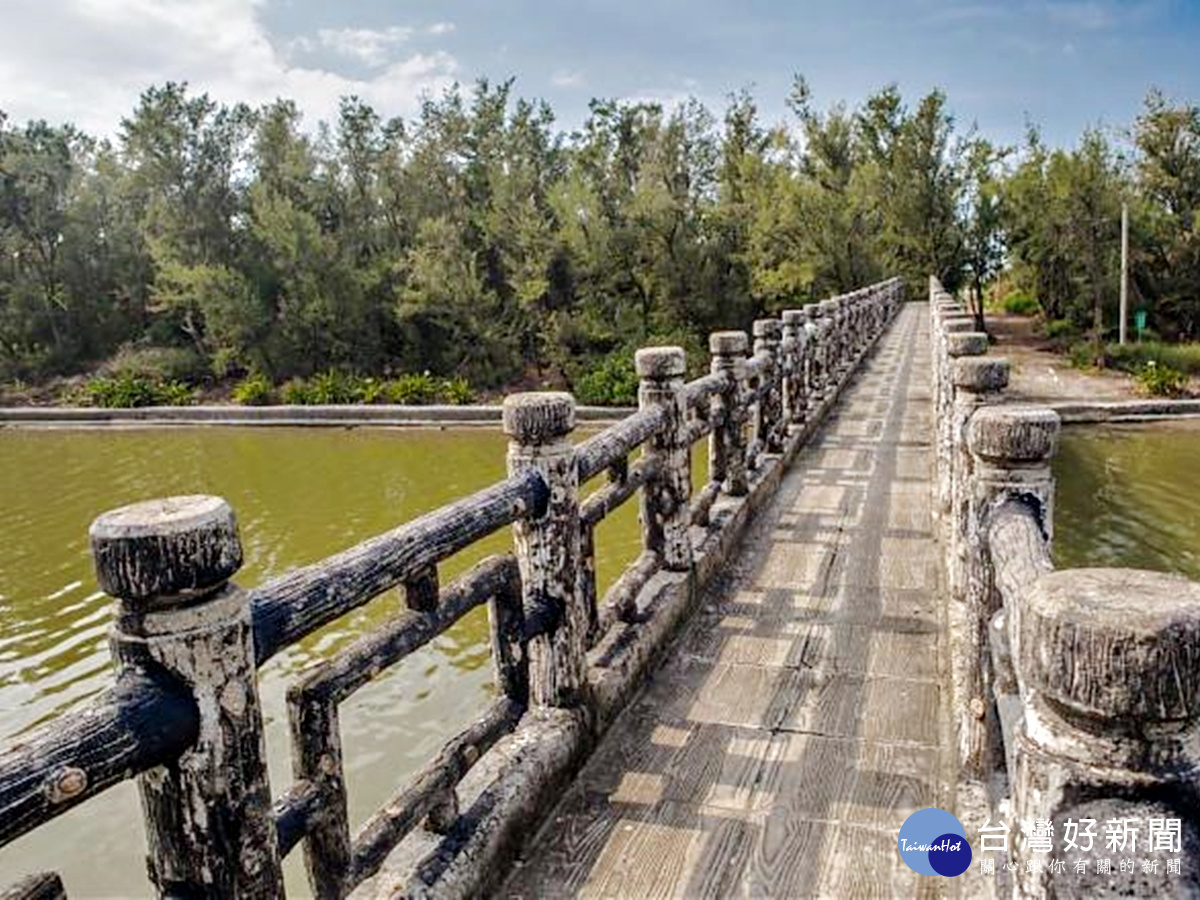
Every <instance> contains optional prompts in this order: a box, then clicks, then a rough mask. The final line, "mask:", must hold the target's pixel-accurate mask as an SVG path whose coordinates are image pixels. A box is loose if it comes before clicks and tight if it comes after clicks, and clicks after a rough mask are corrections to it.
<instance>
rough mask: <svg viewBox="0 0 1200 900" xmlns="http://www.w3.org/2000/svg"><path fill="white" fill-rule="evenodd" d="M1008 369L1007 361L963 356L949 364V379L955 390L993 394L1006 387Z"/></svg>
mask: <svg viewBox="0 0 1200 900" xmlns="http://www.w3.org/2000/svg"><path fill="white" fill-rule="evenodd" d="M1010 368H1011V366H1010V364H1009V362H1008V360H1007V359H1001V358H996V357H988V356H964V357H960V358H959V359H956V360H954V361H953V363H952V364H951V370H950V378H951V382H952V383H953V384H954V386H955V387H956V388H960V389H962V390H964V391H969V392H970V393H972V394H994V393H996V392H997V391H1002V390H1004V388H1006V387H1007V386H1008V374H1009V370H1010Z"/></svg>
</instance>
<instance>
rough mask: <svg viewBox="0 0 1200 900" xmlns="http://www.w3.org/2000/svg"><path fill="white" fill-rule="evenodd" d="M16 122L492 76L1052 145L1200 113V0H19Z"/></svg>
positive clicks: (424, 86)
mask: <svg viewBox="0 0 1200 900" xmlns="http://www.w3.org/2000/svg"><path fill="white" fill-rule="evenodd" d="M2 5H3V8H4V17H3V18H4V27H3V28H0V109H2V110H5V111H6V112H8V113H9V115H10V116H11V117H13V118H15V119H17V120H18V121H21V120H24V119H27V118H31V117H44V118H47V119H50V120H51V121H63V120H71V121H74V122H76V123H78V124H81V125H83V126H84V127H85V128H87V129H88V130H90V131H92V132H96V133H112V132H114V131H115V130H116V128H117V126H118V123H119V121H120V118H121V116H123V115H126V114H128V112H129V111H130V110H131V109H132V107H133V105H134V103H135V101H136V99H137V96H138V94H139V92H140V91H141V90H142V89H144V88H145V87H146V86H148V85H150V84H153V83H161V82H163V81H166V80H168V79H172V80H185V81H188V82H189V83H190V84H191V85H192V86H193V87H194V88H196V89H197V90H204V91H208V92H209V93H211V94H212V95H213V96H214V97H217V98H218V99H221V100H224V101H235V100H247V101H250V102H252V103H261V102H266V101H268V100H270V99H273V98H274V97H276V96H287V97H292V98H294V99H295V100H297V101H298V102H299V104H300V106H301V108H302V109H303V110H304V111H305V113H306V115H307V117H308V120H309V121H310V122H315V121H316V120H317V119H318V118H329V117H330V116H332V114H333V113H334V111H335V110H336V105H337V98H338V97H339V96H340V95H343V94H349V93H354V94H358V95H360V96H362V97H364V98H366V99H367V100H368V101H370V102H371V103H373V104H374V105H375V106H376V107H377V108H378V109H379V110H380V111H381V112H382V113H384V114H385V115H397V114H400V115H404V114H410V113H411V112H412V111H413V110H414V109H415V108H416V105H417V104H418V102H419V99H420V96H421V95H422V93H423V92H434V93H437V92H439V91H441V90H443V89H444V88H445V87H446V86H447V85H448V84H450V83H452V82H453V81H456V80H457V81H461V82H470V81H472V80H473V79H474V78H476V77H477V76H480V75H486V76H488V77H491V78H493V79H502V78H505V77H508V76H515V77H516V78H517V90H518V91H519V92H520V93H522V94H524V95H526V96H538V97H544V98H546V99H547V100H549V101H550V102H551V104H552V105H553V107H554V109H555V111H556V112H557V113H558V116H559V120H560V123H561V124H562V125H563V126H564V127H566V128H571V127H574V126H576V125H578V124H579V123H580V122H581V121H582V119H583V117H584V116H585V115H586V111H587V102H588V100H589V99H590V98H592V97H617V98H628V99H634V98H637V99H651V100H658V101H661V102H663V103H667V104H670V103H673V102H676V101H678V100H680V99H682V98H685V97H687V96H689V95H694V96H696V97H698V98H700V99H701V100H703V101H704V102H706V103H707V104H709V106H710V107H712V108H713V109H714V111H719V109H720V107H721V106H722V105H723V104H724V102H725V97H726V95H727V94H728V93H729V92H730V91H734V90H737V89H739V88H742V87H749V88H751V89H752V90H753V92H754V94H755V96H756V97H757V99H758V101H759V106H760V109H762V111H763V113H764V116H765V117H766V118H767V119H768V120H769V121H772V122H774V121H779V120H782V119H783V118H784V117H785V115H786V111H785V107H784V105H783V98H784V97H785V95H786V93H787V90H788V86H789V84H790V82H791V78H792V74H793V73H795V72H801V73H803V74H804V75H805V76H806V77H807V78H808V80H809V83H810V84H811V86H812V88H813V91H814V94H815V99H816V101H817V103H818V105H819V106H822V107H824V106H827V105H829V104H831V103H833V102H836V101H838V100H846V101H847V102H849V103H851V104H857V103H859V102H861V100H862V99H863V98H864V97H865V96H866V95H867V94H868V93H869V92H871V91H873V90H876V89H878V88H879V87H881V86H883V85H885V84H887V83H889V82H893V81H894V82H897V83H898V84H899V85H900V87H901V89H902V91H903V93H904V95H905V97H906V99H908V100H909V102H910V103H913V102H915V101H916V99H917V98H918V97H919V96H921V95H922V94H924V93H925V92H927V91H929V90H930V89H932V88H934V87H940V88H942V89H943V90H945V92H946V93H947V95H948V97H949V102H950V107H951V109H952V110H953V112H954V113H955V115H956V118H957V120H958V122H959V123H960V125H964V126H967V125H970V124H971V123H972V122H977V123H978V124H979V127H980V129H981V130H982V131H983V132H984V133H985V134H987V135H989V136H992V137H994V138H996V139H998V140H1002V141H1017V140H1019V139H1020V137H1021V135H1022V134H1023V132H1024V123H1025V121H1026V118H1027V117H1028V118H1029V119H1031V120H1032V121H1034V122H1036V123H1038V124H1039V125H1040V126H1041V128H1042V131H1043V134H1044V135H1045V137H1046V138H1047V140H1048V141H1049V142H1051V143H1053V144H1068V145H1069V144H1071V143H1073V142H1074V141H1075V140H1076V138H1077V137H1078V135H1079V133H1080V131H1081V130H1082V129H1083V128H1084V127H1085V126H1088V125H1094V124H1103V125H1107V126H1125V125H1127V124H1129V123H1130V122H1131V120H1132V118H1133V117H1134V116H1135V115H1136V114H1137V111H1138V109H1139V107H1140V105H1141V101H1142V98H1143V97H1144V96H1145V93H1146V90H1147V88H1148V87H1150V86H1151V85H1157V86H1159V87H1161V88H1162V89H1163V90H1164V91H1165V92H1166V93H1167V95H1168V96H1170V97H1174V98H1176V99H1180V100H1188V101H1198V102H1200V65H1198V64H1197V56H1198V53H1197V51H1200V0H1015V2H1008V3H1002V2H992V0H974V2H972V0H965V2H952V0H827V2H810V0H796V2H791V3H784V2H767V0H741V2H726V0H693V2H686V3H685V2H682V0H642V2H631V0H605V2H601V0H579V2H561V3H550V2H534V0H504V2H501V0H390V2H389V0H340V2H325V0H3V4H2Z"/></svg>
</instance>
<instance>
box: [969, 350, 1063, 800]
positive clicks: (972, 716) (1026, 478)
mask: <svg viewBox="0 0 1200 900" xmlns="http://www.w3.org/2000/svg"><path fill="white" fill-rule="evenodd" d="M995 362H1003V361H1000V360H988V359H978V358H976V359H965V360H959V363H958V364H959V366H960V367H966V368H978V369H979V371H978V373H977V376H978V381H980V382H985V381H987V380H988V379H994V380H998V379H999V378H1000V377H1001V376H1000V372H999V371H994V370H993V371H991V374H989V368H988V367H987V365H986V364H988V363H995ZM1005 368H1007V367H1006V366H1005ZM1060 427H1061V426H1060V422H1059V418H1058V415H1057V414H1056V413H1055V412H1054V411H1053V410H1050V409H1045V408H1040V407H1025V408H1021V407H1004V406H994V407H986V406H985V407H983V408H982V409H979V410H977V411H976V412H975V413H974V415H972V416H971V417H970V420H969V422H968V423H967V425H966V435H965V436H966V443H967V446H968V448H969V450H970V453H971V473H970V476H969V481H968V482H966V483H965V484H964V487H965V489H966V490H965V493H966V494H967V498H966V504H967V521H966V524H965V538H964V541H965V560H964V561H963V562H962V565H963V566H964V569H965V571H964V572H963V573H962V575H961V578H962V580H963V582H964V588H965V593H964V600H965V606H964V607H962V617H961V618H962V622H963V633H962V636H961V640H960V641H959V642H958V643H959V647H960V651H959V652H958V653H956V654H955V671H954V680H955V686H956V688H957V690H956V692H955V693H956V695H957V696H958V697H961V698H963V701H964V702H963V703H961V704H960V709H959V710H958V712H959V722H958V736H959V750H960V760H961V761H962V765H963V767H964V770H965V771H967V772H969V773H971V774H973V775H976V776H980V775H982V774H983V773H984V772H985V771H986V770H987V768H988V766H989V764H990V762H991V761H990V760H989V759H988V758H987V746H988V740H987V734H988V730H987V723H986V721H985V719H984V717H985V715H986V712H987V701H986V697H987V690H988V688H987V685H986V684H985V680H986V679H985V676H986V673H987V672H989V671H990V669H991V666H990V664H989V659H990V656H991V654H990V646H991V643H990V641H989V639H988V634H987V628H988V623H989V622H990V621H991V618H992V615H993V614H994V613H995V612H996V611H997V609H998V608H999V600H998V594H997V593H996V589H995V581H994V572H993V569H992V560H991V553H990V551H989V547H988V543H987V541H988V537H987V535H988V529H989V527H990V525H991V518H992V514H993V513H994V512H995V511H996V510H997V509H999V508H1000V507H1001V506H1002V505H1003V504H1004V503H1005V502H1007V501H1009V500H1012V499H1021V500H1023V501H1024V502H1026V503H1030V504H1032V505H1033V507H1034V509H1035V510H1036V512H1037V517H1038V520H1039V522H1040V524H1041V527H1042V531H1043V533H1044V534H1045V535H1046V537H1047V539H1049V538H1050V537H1052V536H1053V502H1054V477H1053V475H1052V473H1051V471H1050V460H1051V459H1052V457H1053V456H1054V453H1055V450H1056V449H1057V447H1058V433H1059V429H1060Z"/></svg>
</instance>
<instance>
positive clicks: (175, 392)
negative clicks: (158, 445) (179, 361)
mask: <svg viewBox="0 0 1200 900" xmlns="http://www.w3.org/2000/svg"><path fill="white" fill-rule="evenodd" d="M81 396H82V397H83V398H84V399H85V400H86V402H87V403H88V404H90V405H92V406H100V407H104V408H107V409H130V408H133V407H140V406H189V405H191V404H192V403H194V402H195V391H194V390H193V389H192V388H191V387H189V386H188V385H186V384H182V383H181V382H178V381H154V380H151V379H149V378H146V377H145V376H142V375H130V374H123V375H114V376H111V377H109V376H97V377H95V378H92V379H90V380H89V381H88V382H87V383H86V384H85V385H84V386H83V388H82V391H81Z"/></svg>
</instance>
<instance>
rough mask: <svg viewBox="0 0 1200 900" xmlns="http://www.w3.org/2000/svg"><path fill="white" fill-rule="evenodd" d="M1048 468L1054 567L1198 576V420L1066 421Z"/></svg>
mask: <svg viewBox="0 0 1200 900" xmlns="http://www.w3.org/2000/svg"><path fill="white" fill-rule="evenodd" d="M1054 474H1055V477H1056V479H1057V491H1056V494H1055V524H1054V556H1055V561H1056V563H1057V564H1058V565H1059V566H1062V567H1077V566H1128V567H1131V568H1139V569H1154V570H1157V571H1161V572H1178V573H1179V574H1181V575H1186V576H1188V577H1189V578H1194V579H1196V580H1200V545H1198V543H1197V536H1198V535H1200V422H1197V421H1195V420H1184V421H1180V422H1176V423H1169V424H1168V423H1158V424H1152V425H1136V426H1133V425H1122V426H1110V427H1105V428H1098V427H1072V428H1067V429H1065V430H1064V432H1063V440H1062V447H1061V449H1060V450H1059V456H1058V459H1057V460H1055V464H1054Z"/></svg>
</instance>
